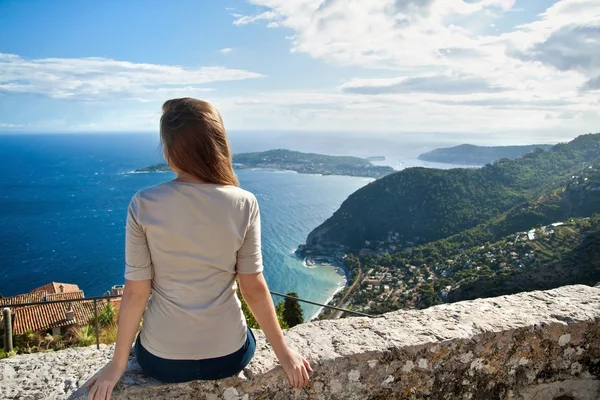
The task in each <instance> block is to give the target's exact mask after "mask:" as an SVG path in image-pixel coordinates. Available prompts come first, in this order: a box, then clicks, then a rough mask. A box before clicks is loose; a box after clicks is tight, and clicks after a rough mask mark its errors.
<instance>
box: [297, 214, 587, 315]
mask: <svg viewBox="0 0 600 400" xmlns="http://www.w3.org/2000/svg"><path fill="white" fill-rule="evenodd" d="M586 220H589V218H588V219H585V218H584V219H581V220H578V219H573V220H570V221H567V222H555V223H553V224H550V225H548V226H540V227H536V228H533V229H530V230H528V231H523V232H518V233H516V234H514V235H511V236H510V237H507V238H505V239H503V240H500V241H498V242H496V243H492V244H485V245H481V246H477V247H474V248H471V249H464V251H461V252H459V253H458V254H456V255H455V256H453V257H451V258H447V259H443V260H439V261H438V262H435V263H432V264H427V263H419V262H418V260H409V259H405V258H400V257H399V256H398V253H395V254H394V253H392V254H393V255H391V254H390V253H388V252H387V251H388V249H395V248H398V247H399V246H398V244H396V243H395V242H394V237H395V234H394V233H390V235H389V240H388V241H386V242H376V243H374V242H366V243H365V246H371V247H364V248H362V249H361V250H360V251H359V252H358V253H359V255H358V256H355V255H353V254H347V253H345V251H344V250H345V249H343V248H337V249H336V251H334V252H333V256H323V255H320V256H318V255H316V254H319V253H322V252H324V251H326V250H325V249H323V248H321V249H311V248H307V247H306V246H301V247H300V248H299V249H298V252H299V253H300V254H304V255H306V257H307V261H306V262H307V264H309V265H313V266H314V265H319V264H321V263H324V265H336V266H338V267H343V268H344V270H345V272H346V274H347V277H348V285H347V287H346V288H345V289H344V290H342V291H340V292H339V293H337V294H336V295H335V296H334V298H333V300H332V301H331V303H330V304H331V305H334V306H338V307H341V308H346V309H350V310H353V311H359V312H363V313H368V314H373V315H378V314H382V313H385V312H389V311H393V310H398V309H414V308H425V307H429V306H431V305H434V304H438V303H441V302H446V301H448V294H449V293H450V292H451V291H452V290H454V289H457V288H458V287H460V285H462V284H464V283H467V282H470V281H472V280H475V279H477V278H479V277H486V276H487V277H489V276H493V275H495V274H503V273H510V272H512V271H518V270H523V269H526V268H529V267H532V266H534V265H537V264H539V263H540V262H544V261H549V260H551V258H552V255H551V250H552V249H553V248H554V247H555V246H557V245H559V244H563V243H564V242H565V241H567V242H568V241H569V240H570V238H575V237H576V236H577V235H578V230H579V228H580V225H581V224H584V223H585V221H586ZM373 246H375V247H374V248H373ZM411 261H417V262H414V263H411ZM322 265H323V264H322ZM357 265H359V266H357ZM342 315H343V313H339V312H328V311H327V310H325V311H323V312H322V313H321V314H320V315H319V319H328V318H339V317H341V316H342Z"/></svg>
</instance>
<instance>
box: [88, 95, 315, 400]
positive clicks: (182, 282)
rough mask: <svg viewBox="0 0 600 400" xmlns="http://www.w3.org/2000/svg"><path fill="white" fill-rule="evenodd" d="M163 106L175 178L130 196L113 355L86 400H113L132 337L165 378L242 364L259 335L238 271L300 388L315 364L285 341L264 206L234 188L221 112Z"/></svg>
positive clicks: (209, 374)
mask: <svg viewBox="0 0 600 400" xmlns="http://www.w3.org/2000/svg"><path fill="white" fill-rule="evenodd" d="M162 110H163V115H162V116H161V118H160V138H161V143H162V144H163V146H164V154H165V159H166V160H167V162H168V164H169V167H170V168H171V170H172V171H173V172H175V173H176V174H177V179H176V180H175V181H172V182H167V183H163V184H161V185H157V186H154V187H151V188H148V189H144V190H142V191H140V192H138V193H137V194H136V195H135V196H134V197H133V199H132V200H131V203H130V205H129V210H128V215H127V229H126V235H125V236H126V238H125V247H126V248H125V264H126V265H125V279H126V281H125V289H124V291H123V299H122V300H121V309H120V310H119V331H118V334H117V343H116V345H115V353H114V355H113V359H112V361H111V362H110V364H109V365H107V366H106V368H104V369H103V370H102V371H101V372H100V373H99V374H98V375H96V376H95V377H94V378H92V379H91V380H90V383H89V387H90V388H91V389H90V395H89V399H90V400H107V399H110V397H111V392H112V390H113V388H114V387H115V385H116V384H117V381H118V380H119V379H120V377H121V376H122V375H123V372H124V371H125V368H126V366H127V362H128V359H129V354H130V352H131V346H132V344H133V342H134V341H135V346H134V352H135V355H136V357H137V360H138V363H139V364H140V366H141V367H142V369H143V370H144V371H145V372H146V373H147V374H149V375H150V376H152V377H153V378H155V379H158V380H161V381H163V382H170V383H176V382H187V381H192V380H198V379H202V380H213V379H222V378H226V377H229V376H234V375H236V374H238V373H239V372H240V371H242V370H243V369H244V368H245V367H246V366H247V365H248V363H250V360H251V359H252V357H253V356H254V351H255V349H256V339H255V337H254V334H253V333H252V331H251V330H250V329H249V328H247V327H246V320H245V318H244V314H243V313H242V308H241V304H240V302H239V300H238V298H237V296H236V291H235V289H236V277H237V278H238V280H239V283H240V290H241V293H242V295H243V296H244V298H245V300H246V303H247V304H248V306H249V308H250V309H251V310H252V313H253V314H254V317H255V318H256V321H257V322H258V323H259V324H260V326H261V328H262V329H263V332H264V333H265V336H266V337H267V339H268V340H269V342H270V343H271V345H272V347H273V351H274V352H275V354H276V355H277V358H278V359H279V360H280V362H281V365H282V367H283V369H284V371H285V372H286V375H287V376H288V379H289V381H290V384H291V385H292V386H294V387H296V388H299V387H302V386H304V385H305V384H306V383H307V382H308V380H309V376H308V371H311V369H310V365H309V363H308V361H306V360H305V359H304V358H303V357H302V356H301V355H299V354H298V353H296V352H295V351H293V350H292V349H290V348H289V347H288V346H287V344H286V343H285V338H284V336H283V333H282V331H281V328H280V326H279V322H278V320H277V315H276V313H275V306H274V304H273V299H272V298H271V294H270V293H269V288H268V286H267V282H266V281H265V278H264V276H263V274H262V269H263V266H262V255H261V249H260V211H259V209H258V203H257V202H256V198H255V197H254V195H252V194H251V193H249V192H246V191H245V190H242V189H240V188H239V187H238V186H239V183H238V180H237V177H236V176H235V172H234V171H233V165H232V162H231V150H230V148H229V141H228V140H227V134H226V132H225V127H224V125H223V120H222V118H221V115H220V114H219V112H218V111H217V110H216V109H215V108H214V107H213V106H211V105H210V104H209V103H207V102H205V101H202V100H198V99H192V98H189V97H186V98H181V99H172V100H167V101H166V102H165V103H164V104H163V107H162ZM149 298H150V301H149V302H148V299H149ZM146 305H147V309H146ZM145 309H146V313H145V316H144V322H143V326H142V331H141V333H140V335H139V336H138V337H137V339H136V333H137V330H138V328H139V324H140V321H141V319H142V316H143V315H144V310H145Z"/></svg>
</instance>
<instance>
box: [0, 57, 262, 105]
mask: <svg viewBox="0 0 600 400" xmlns="http://www.w3.org/2000/svg"><path fill="white" fill-rule="evenodd" d="M260 77H263V75H261V74H259V73H256V72H250V71H246V70H241V69H229V68H224V67H200V68H186V67H182V66H177V65H160V64H141V63H132V62H128V61H117V60H111V59H107V58H44V59H32V60H27V59H24V58H22V57H20V56H17V55H13V54H2V53H0V93H1V92H7V93H32V94H39V95H42V96H46V97H50V98H53V99H74V100H98V99H120V100H136V101H148V100H152V99H154V98H156V97H157V96H159V97H165V96H168V95H174V94H175V93H180V94H183V93H185V95H189V96H191V95H193V94H194V93H203V92H206V91H209V90H211V88H206V87H203V86H202V85H205V84H209V83H214V82H224V81H237V80H243V79H253V78H260Z"/></svg>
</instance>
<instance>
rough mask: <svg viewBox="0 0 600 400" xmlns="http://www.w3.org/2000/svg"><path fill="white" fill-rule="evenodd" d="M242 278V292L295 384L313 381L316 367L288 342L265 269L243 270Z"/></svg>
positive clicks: (291, 382)
mask: <svg viewBox="0 0 600 400" xmlns="http://www.w3.org/2000/svg"><path fill="white" fill-rule="evenodd" d="M238 278H239V282H240V290H241V292H242V296H244V300H246V303H247V304H248V307H250V310H251V311H252V314H254V317H255V318H256V322H258V324H259V325H260V328H261V329H262V331H263V332H264V333H265V336H266V337H267V340H268V341H269V343H271V346H272V347H273V351H274V352H275V355H276V356H277V359H278V360H279V362H280V363H281V366H282V367H283V369H284V371H285V373H286V374H287V376H288V379H289V381H290V384H291V385H292V386H293V387H295V388H301V387H302V386H304V385H306V384H307V383H308V381H309V376H308V372H309V371H310V372H312V369H311V367H310V364H309V363H308V361H306V360H305V359H304V358H303V357H302V356H301V355H300V354H298V353H296V352H295V351H293V350H291V349H290V348H289V347H288V346H287V345H286V343H285V339H284V337H283V332H282V331H281V328H280V327H279V321H278V320H277V314H276V313H275V306H274V305H273V299H272V298H271V294H270V293H269V288H268V286H267V282H266V281H265V278H264V276H263V274H262V272H259V273H257V274H240V275H238Z"/></svg>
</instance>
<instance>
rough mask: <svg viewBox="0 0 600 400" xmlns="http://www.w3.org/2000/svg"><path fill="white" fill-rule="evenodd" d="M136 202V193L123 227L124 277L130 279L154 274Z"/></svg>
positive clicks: (146, 277) (149, 276)
mask: <svg viewBox="0 0 600 400" xmlns="http://www.w3.org/2000/svg"><path fill="white" fill-rule="evenodd" d="M138 202H139V199H138V197H137V195H136V196H135V197H134V198H133V199H132V200H131V203H130V204H129V208H128V210H127V225H126V228H125V279H127V280H130V281H143V280H149V279H152V278H153V276H154V267H153V266H152V259H151V257H150V249H149V248H148V241H147V239H146V234H145V233H144V229H143V227H142V226H141V225H140V224H139V222H138V217H137V215H138V214H137V213H138Z"/></svg>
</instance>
